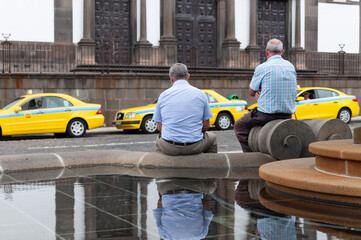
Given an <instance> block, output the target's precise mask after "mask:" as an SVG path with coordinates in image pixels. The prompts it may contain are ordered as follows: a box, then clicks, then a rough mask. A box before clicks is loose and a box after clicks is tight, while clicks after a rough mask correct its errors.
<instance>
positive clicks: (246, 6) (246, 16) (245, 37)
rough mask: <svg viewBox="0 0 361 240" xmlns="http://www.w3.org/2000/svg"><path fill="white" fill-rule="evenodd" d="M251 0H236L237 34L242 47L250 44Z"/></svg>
mask: <svg viewBox="0 0 361 240" xmlns="http://www.w3.org/2000/svg"><path fill="white" fill-rule="evenodd" d="M250 1H254V0H235V22H236V23H235V26H236V31H235V35H236V38H237V40H238V41H239V42H241V48H242V49H244V48H246V47H247V46H248V44H249V22H250Z"/></svg>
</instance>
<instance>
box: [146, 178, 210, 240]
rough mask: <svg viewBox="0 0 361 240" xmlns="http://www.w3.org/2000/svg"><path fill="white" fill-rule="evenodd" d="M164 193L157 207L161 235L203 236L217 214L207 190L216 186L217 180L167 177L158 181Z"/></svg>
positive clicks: (157, 219) (156, 212)
mask: <svg viewBox="0 0 361 240" xmlns="http://www.w3.org/2000/svg"><path fill="white" fill-rule="evenodd" d="M157 188H158V192H159V195H160V199H159V200H158V208H157V209H154V210H153V215H154V217H155V219H156V223H157V227H158V231H159V235H160V236H161V237H162V238H164V239H202V238H205V237H206V236H207V234H208V227H209V224H210V222H211V220H212V218H213V214H212V213H211V212H210V211H209V202H208V200H207V199H206V198H205V197H204V195H203V194H208V193H212V192H214V190H215V182H214V181H213V180H192V179H166V180H163V181H159V180H158V181H157Z"/></svg>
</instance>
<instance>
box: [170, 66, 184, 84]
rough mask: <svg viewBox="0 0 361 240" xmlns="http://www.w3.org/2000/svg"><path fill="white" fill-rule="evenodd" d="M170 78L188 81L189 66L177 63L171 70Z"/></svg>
mask: <svg viewBox="0 0 361 240" xmlns="http://www.w3.org/2000/svg"><path fill="white" fill-rule="evenodd" d="M169 76H172V77H173V78H174V79H176V80H178V79H187V78H188V69H187V66H186V65H184V64H183V63H176V64H174V65H173V66H172V67H171V68H170V69H169Z"/></svg>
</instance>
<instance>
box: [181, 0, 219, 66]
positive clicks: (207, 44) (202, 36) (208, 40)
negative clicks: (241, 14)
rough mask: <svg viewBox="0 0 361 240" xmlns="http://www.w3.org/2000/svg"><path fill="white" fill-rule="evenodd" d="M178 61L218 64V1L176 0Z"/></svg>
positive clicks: (196, 63)
mask: <svg viewBox="0 0 361 240" xmlns="http://www.w3.org/2000/svg"><path fill="white" fill-rule="evenodd" d="M176 37H177V39H178V62H181V63H184V64H186V65H188V66H216V64H217V1H216V0H177V1H176Z"/></svg>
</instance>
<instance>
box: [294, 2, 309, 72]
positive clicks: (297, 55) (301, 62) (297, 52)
mask: <svg viewBox="0 0 361 240" xmlns="http://www.w3.org/2000/svg"><path fill="white" fill-rule="evenodd" d="M295 25H296V29H295V46H294V47H293V48H291V50H290V60H291V62H292V63H293V64H294V66H295V68H296V69H306V54H305V50H304V49H303V48H302V47H301V1H296V24H295Z"/></svg>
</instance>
